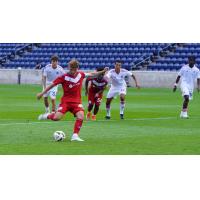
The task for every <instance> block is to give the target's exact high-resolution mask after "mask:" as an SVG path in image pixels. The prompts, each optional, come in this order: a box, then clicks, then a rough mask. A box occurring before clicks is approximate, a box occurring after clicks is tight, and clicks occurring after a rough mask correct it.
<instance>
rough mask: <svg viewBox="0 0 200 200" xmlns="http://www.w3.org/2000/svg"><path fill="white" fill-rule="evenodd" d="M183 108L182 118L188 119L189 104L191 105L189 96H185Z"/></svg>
mask: <svg viewBox="0 0 200 200" xmlns="http://www.w3.org/2000/svg"><path fill="white" fill-rule="evenodd" d="M183 98H184V101H183V107H182V112H181V116H180V117H181V118H188V113H187V112H188V104H189V101H190V100H189V95H184V97H183Z"/></svg>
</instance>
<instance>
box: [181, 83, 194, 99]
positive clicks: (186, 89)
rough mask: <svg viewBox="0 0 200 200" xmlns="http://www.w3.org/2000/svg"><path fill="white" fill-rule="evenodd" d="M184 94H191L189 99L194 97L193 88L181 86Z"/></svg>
mask: <svg viewBox="0 0 200 200" xmlns="http://www.w3.org/2000/svg"><path fill="white" fill-rule="evenodd" d="M181 91H182V96H183V97H184V96H185V95H187V96H189V100H192V99H193V90H191V89H189V88H188V87H187V86H181Z"/></svg>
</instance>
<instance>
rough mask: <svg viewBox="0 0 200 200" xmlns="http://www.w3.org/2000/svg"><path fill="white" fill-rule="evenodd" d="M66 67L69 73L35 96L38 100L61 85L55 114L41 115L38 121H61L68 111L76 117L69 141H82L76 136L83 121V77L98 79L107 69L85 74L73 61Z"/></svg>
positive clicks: (77, 63)
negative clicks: (60, 96)
mask: <svg viewBox="0 0 200 200" xmlns="http://www.w3.org/2000/svg"><path fill="white" fill-rule="evenodd" d="M68 67H69V72H67V73H66V74H64V75H62V76H60V77H58V78H57V79H55V80H54V81H53V83H52V84H51V85H50V86H48V87H47V88H46V89H45V90H44V91H43V92H41V93H38V94H37V98H38V99H40V98H41V97H42V96H43V95H44V94H45V93H47V92H48V91H49V90H50V89H51V88H53V87H54V86H56V85H58V84H61V85H62V88H63V96H62V98H61V102H60V105H59V108H58V110H57V111H56V113H50V114H48V113H46V114H42V115H40V116H39V117H38V119H39V120H47V119H50V120H53V121H58V120H60V119H62V117H63V116H64V114H65V113H66V112H68V111H69V112H71V113H73V114H74V116H75V117H76V122H75V125H74V133H73V135H72V138H71V141H83V140H82V139H81V138H80V137H79V135H78V134H79V131H80V129H81V126H82V123H83V119H84V109H83V105H82V102H81V89H82V82H83V79H84V78H85V77H91V78H92V77H98V76H99V75H101V74H104V73H105V72H106V71H107V70H108V68H104V70H103V71H99V72H91V73H88V74H85V73H84V72H81V71H78V69H79V62H78V61H77V60H75V59H73V60H71V61H70V62H69V65H68Z"/></svg>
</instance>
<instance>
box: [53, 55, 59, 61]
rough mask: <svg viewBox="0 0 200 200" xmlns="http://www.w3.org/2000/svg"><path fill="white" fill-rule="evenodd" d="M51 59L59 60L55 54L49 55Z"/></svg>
mask: <svg viewBox="0 0 200 200" xmlns="http://www.w3.org/2000/svg"><path fill="white" fill-rule="evenodd" d="M51 61H59V58H58V56H57V55H53V56H51Z"/></svg>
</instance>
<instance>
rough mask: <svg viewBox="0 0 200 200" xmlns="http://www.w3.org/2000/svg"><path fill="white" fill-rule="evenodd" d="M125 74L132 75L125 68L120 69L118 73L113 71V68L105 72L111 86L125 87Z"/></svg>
mask: <svg viewBox="0 0 200 200" xmlns="http://www.w3.org/2000/svg"><path fill="white" fill-rule="evenodd" d="M126 76H132V73H131V72H129V71H128V70H126V69H120V73H119V74H117V73H116V72H115V69H111V70H110V71H108V73H107V74H106V78H108V79H109V80H110V81H111V87H126V81H125V77H126Z"/></svg>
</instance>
